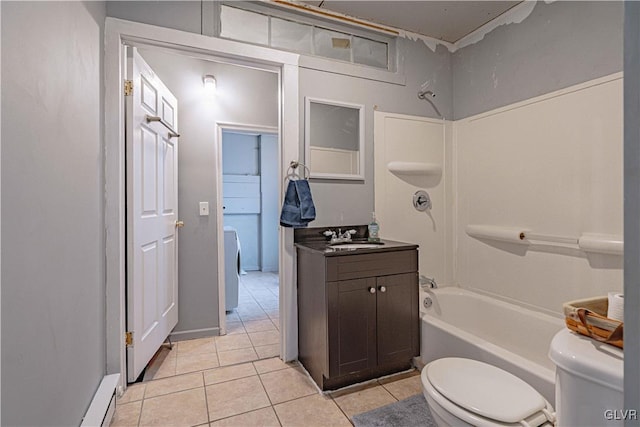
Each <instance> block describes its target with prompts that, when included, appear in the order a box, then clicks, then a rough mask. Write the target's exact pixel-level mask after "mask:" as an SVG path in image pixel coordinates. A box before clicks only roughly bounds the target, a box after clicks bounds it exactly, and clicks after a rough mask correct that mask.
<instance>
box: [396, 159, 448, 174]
mask: <svg viewBox="0 0 640 427" xmlns="http://www.w3.org/2000/svg"><path fill="white" fill-rule="evenodd" d="M387 169H388V170H389V172H391V173H395V174H401V175H440V174H441V173H442V166H440V165H439V164H436V163H425V162H400V161H395V162H389V163H387Z"/></svg>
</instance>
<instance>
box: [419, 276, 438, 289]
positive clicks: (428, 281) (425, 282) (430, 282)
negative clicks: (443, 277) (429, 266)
mask: <svg viewBox="0 0 640 427" xmlns="http://www.w3.org/2000/svg"><path fill="white" fill-rule="evenodd" d="M420 287H421V288H422V289H436V288H437V287H438V284H437V283H436V279H435V278H429V277H426V276H422V275H420Z"/></svg>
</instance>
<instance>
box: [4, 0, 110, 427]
mask: <svg viewBox="0 0 640 427" xmlns="http://www.w3.org/2000/svg"><path fill="white" fill-rule="evenodd" d="M105 13H106V12H105V4H104V3H103V2H64V3H61V2H55V3H44V2H43V3H40V2H38V3H36V2H15V3H14V2H3V3H2V124H3V126H2V140H3V141H4V144H3V147H2V219H3V221H2V247H3V249H4V252H3V254H2V343H3V346H2V424H3V425H29V426H45V425H46V426H53V425H64V426H70V425H78V424H79V423H80V421H81V419H82V417H83V415H84V413H85V411H86V410H87V408H88V406H89V403H90V401H91V399H92V398H93V394H94V393H95V391H96V389H97V388H98V385H99V383H100V380H101V379H102V377H103V375H104V374H105V287H104V286H105V285H104V257H105V249H104V238H103V230H104V222H103V207H104V206H103V198H104V182H103V181H104V180H103V176H102V171H103V169H104V159H103V154H102V153H103V144H102V139H103V137H102V135H103V126H104V120H103V92H102V87H103V83H102V82H103V76H102V69H103V63H102V62H103V54H102V52H103V29H104V19H105Z"/></svg>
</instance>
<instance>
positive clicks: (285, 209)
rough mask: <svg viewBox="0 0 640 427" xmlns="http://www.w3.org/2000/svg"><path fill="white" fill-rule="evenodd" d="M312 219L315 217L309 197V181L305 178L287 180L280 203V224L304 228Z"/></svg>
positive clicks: (311, 200)
mask: <svg viewBox="0 0 640 427" xmlns="http://www.w3.org/2000/svg"><path fill="white" fill-rule="evenodd" d="M314 219H316V207H315V206H314V204H313V198H312V197H311V188H310V187H309V181H307V180H306V179H298V180H295V181H289V185H288V186H287V192H286V194H285V196H284V203H283V204H282V213H281V214H280V225H282V226H284V227H293V228H304V227H306V226H307V225H309V223H310V222H311V221H313V220H314Z"/></svg>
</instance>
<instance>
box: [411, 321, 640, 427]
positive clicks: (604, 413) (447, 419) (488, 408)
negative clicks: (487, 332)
mask: <svg viewBox="0 0 640 427" xmlns="http://www.w3.org/2000/svg"><path fill="white" fill-rule="evenodd" d="M549 357H550V358H551V360H553V362H554V363H555V364H556V366H557V368H556V402H555V406H556V409H557V413H555V414H554V412H553V407H552V406H551V405H550V404H549V402H547V401H546V400H545V399H544V398H543V397H542V395H540V393H538V392H537V391H536V390H534V389H533V387H531V386H530V385H529V384H527V383H526V382H524V381H523V380H521V379H520V378H518V377H516V376H514V375H512V374H510V373H508V372H506V371H504V370H502V369H500V368H497V367H495V366H492V365H488V364H486V363H483V362H479V361H476V360H471V359H463V358H457V357H447V358H443V359H438V360H434V361H433V362H431V363H429V364H427V365H426V366H425V367H424V368H423V369H422V375H421V379H422V389H423V393H424V396H425V398H426V399H427V404H428V405H429V409H430V410H431V415H432V416H433V419H434V421H435V422H436V424H437V425H438V426H439V427H442V426H552V425H557V426H558V427H566V426H591V425H597V426H622V425H623V422H624V419H623V418H624V417H638V416H640V414H637V413H636V411H635V410H632V411H623V409H622V408H623V397H622V396H623V393H622V390H623V363H624V360H623V353H622V351H621V350H620V349H617V348H615V347H612V346H610V345H607V344H601V343H598V342H596V341H593V340H591V339H589V338H586V337H583V336H581V335H577V334H575V333H572V332H570V331H568V330H566V329H564V330H562V331H560V332H558V333H557V334H556V336H555V337H554V338H553V340H552V342H551V347H550V351H549Z"/></svg>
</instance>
